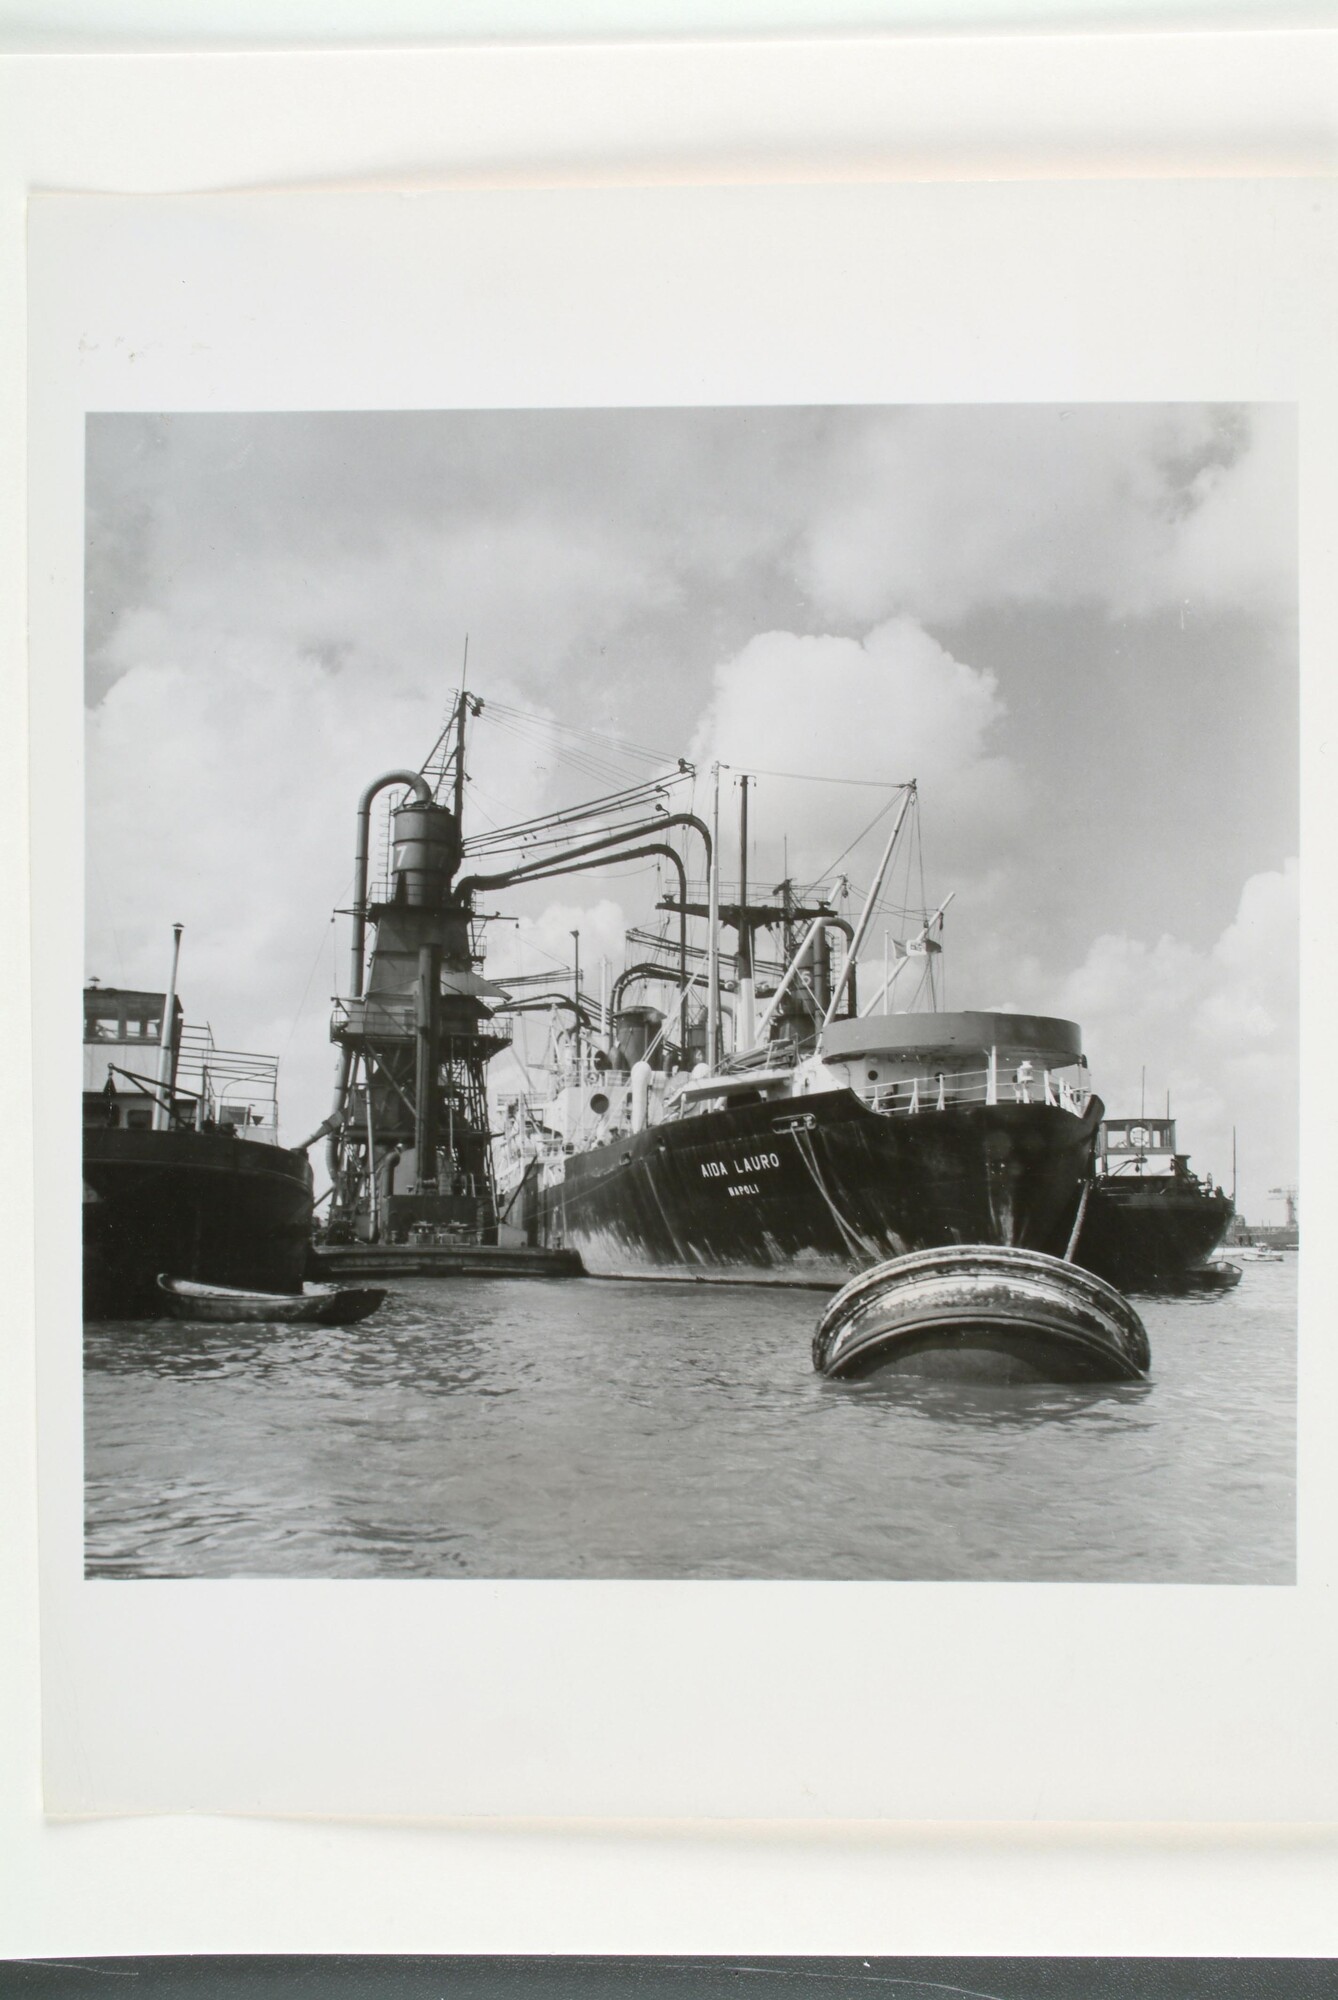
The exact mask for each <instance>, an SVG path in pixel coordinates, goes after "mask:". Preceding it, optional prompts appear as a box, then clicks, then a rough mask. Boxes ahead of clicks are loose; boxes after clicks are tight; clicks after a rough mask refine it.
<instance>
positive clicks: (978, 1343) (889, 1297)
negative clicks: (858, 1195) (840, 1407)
mask: <svg viewBox="0 0 1338 2000" xmlns="http://www.w3.org/2000/svg"><path fill="white" fill-rule="evenodd" d="M1151 1361H1152V1355H1151V1352H1150V1350H1149V1347H1148V1337H1147V1334H1146V1332H1145V1331H1144V1328H1143V1322H1142V1320H1141V1319H1140V1318H1139V1317H1138V1314H1137V1313H1136V1312H1135V1311H1134V1309H1133V1307H1132V1306H1131V1305H1130V1304H1129V1301H1128V1300H1127V1299H1126V1298H1124V1297H1123V1296H1122V1295H1121V1293H1119V1292H1117V1291H1116V1290H1115V1288H1114V1286H1113V1285H1108V1284H1107V1283H1106V1282H1105V1280H1104V1279H1103V1278H1098V1277H1095V1276H1094V1275H1093V1274H1092V1272H1090V1271H1084V1270H1082V1269H1081V1268H1080V1267H1079V1266H1078V1265H1076V1264H1070V1263H1068V1262H1066V1261H1065V1260H1064V1259H1063V1258H1062V1257H1047V1256H1044V1255H1043V1254H1042V1253H1041V1252H1040V1251H1038V1250H1015V1249H1011V1248H1008V1247H1006V1246H1003V1245H999V1244H990V1243H967V1244H954V1245H952V1246H950V1247H947V1248H945V1249H941V1250H916V1251H913V1252H912V1253H911V1254H910V1255H909V1256H907V1257H893V1258H891V1259H890V1260H889V1261H888V1262H887V1263H884V1264H875V1265H874V1266H873V1267H872V1269H871V1270H868V1271H862V1272H861V1273H860V1275H859V1277H857V1278H853V1279H852V1280H851V1282H850V1283H849V1284H848V1285H847V1286H845V1288H844V1289H843V1290H842V1291H840V1292H838V1293H837V1295H836V1297H835V1298H834V1299H833V1300H832V1302H831V1304H830V1305H829V1306H828V1307H827V1310H826V1312H825V1313H824V1314H823V1316H822V1318H821V1319H820V1320H819V1322H818V1330H817V1332H816V1333H815V1334H814V1336H813V1366H814V1367H815V1368H816V1369H817V1370H818V1372H819V1374H821V1375H830V1376H836V1377H842V1378H847V1379H848V1378H852V1377H856V1376H860V1375H868V1374H872V1373H873V1372H874V1371H875V1370H883V1369H904V1370H906V1372H908V1373H912V1372H913V1373H917V1374H925V1375H938V1376H948V1377H951V1378H954V1379H958V1380H973V1381H990V1382H1107V1381H1117V1382H1140V1381H1143V1380H1144V1379H1145V1377H1146V1375H1147V1372H1148V1369H1149V1367H1150V1366H1151Z"/></svg>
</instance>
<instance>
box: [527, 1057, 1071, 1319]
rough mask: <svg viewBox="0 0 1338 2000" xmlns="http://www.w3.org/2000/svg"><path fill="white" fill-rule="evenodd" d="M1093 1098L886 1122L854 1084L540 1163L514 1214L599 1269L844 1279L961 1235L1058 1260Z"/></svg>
mask: <svg viewBox="0 0 1338 2000" xmlns="http://www.w3.org/2000/svg"><path fill="white" fill-rule="evenodd" d="M1100 1116H1101V1105H1100V1103H1099V1102H1098V1101H1097V1100H1096V1099H1093V1100H1092V1101H1091V1103H1090V1104H1089V1106H1088V1108H1087V1110H1086V1111H1085V1112H1084V1113H1083V1115H1082V1116H1075V1115H1074V1114H1073V1113H1071V1112H1069V1111H1064V1110H1060V1109H1057V1108H1054V1107H1052V1106H1049V1105H1044V1104H1016V1103H1012V1104H992V1105H984V1104H973V1105H962V1106H956V1107H949V1108H947V1109H945V1110H943V1111H934V1110H931V1111H925V1112H921V1113H918V1114H915V1115H894V1116H887V1115H883V1114H880V1113H878V1112H875V1111H872V1110H871V1109H869V1107H868V1106H867V1105H865V1104H864V1103H863V1102H861V1100H860V1099H859V1098H858V1097H857V1096H856V1095H855V1093H854V1092H853V1091H850V1090H834V1091H827V1092H823V1093H819V1094H815V1095H813V1096H811V1097H807V1098H804V1097H798V1098H788V1099H783V1100H773V1101H772V1102H770V1103H753V1104H749V1105H747V1106H740V1107H737V1108H734V1109H724V1110H719V1111H713V1112H708V1113H704V1114H702V1115H700V1116H698V1117H693V1118H685V1119H682V1120H676V1121H666V1122H664V1123H661V1124H658V1125H654V1126H651V1127H649V1128H648V1129H646V1130H645V1131H642V1132H640V1133H637V1134H635V1135H634V1136H632V1137H630V1138H621V1139H617V1140H614V1141H613V1142H612V1143H610V1144H609V1145H607V1146H601V1147H597V1148H595V1149H594V1150H592V1151H589V1152H585V1153H577V1154H573V1155H571V1156H569V1157H568V1158H567V1159H566V1160H565V1161H564V1162H563V1163H562V1172H563V1178H562V1179H561V1180H560V1181H558V1182H556V1183H554V1184H553V1185H549V1186H543V1185H541V1179H542V1174H543V1169H542V1168H541V1167H540V1166H539V1164H538V1163H536V1164H535V1165H534V1166H532V1167H531V1169H530V1171H529V1173H528V1174H527V1176H526V1180H525V1182H524V1184H523V1186H522V1187H521V1189H520V1190H519V1192H518V1194H517V1196H516V1197H515V1199H514V1200H513V1202H512V1204H511V1208H510V1212H509V1213H508V1214H507V1216H506V1218H505V1219H506V1221H507V1223H509V1224H510V1225H512V1226H513V1227H515V1226H517V1225H518V1226H519V1227H520V1228H521V1229H523V1230H524V1233H525V1236H526V1238H527V1240H529V1241H530V1242H533V1243H542V1244H548V1245H557V1244H561V1245H564V1246H565V1247H567V1248H569V1249H575V1250H577V1251H579V1253H580V1255H581V1258H582V1260H583V1262H584V1264H585V1266H586V1269H587V1270H589V1271H591V1272H594V1273H598V1274H601V1275H607V1276H632V1277H650V1276H663V1277H678V1278H681V1277H692V1278H708V1279H717V1280H724V1279H735V1280H739V1279H743V1280H751V1281H754V1282H757V1281H762V1282H771V1283H784V1284H813V1285H840V1284H844V1283H845V1282H846V1280H847V1279H848V1278H849V1277H850V1276H851V1274H852V1273H853V1272H856V1271H860V1270H863V1269H865V1268H866V1267H867V1266H868V1265H870V1264H874V1263H878V1262H880V1261H881V1260H883V1259H884V1258H888V1257H898V1256H902V1255H904V1254H905V1253H906V1252H908V1251H912V1250H922V1249H932V1248H937V1247H939V1246H942V1245H945V1244H952V1243H998V1244H1013V1245H1016V1246H1018V1247H1020V1248H1025V1249H1033V1250H1044V1251H1049V1252H1052V1253H1055V1254H1062V1252H1063V1250H1064V1249H1065V1247H1066V1243H1067V1238H1068V1233H1069V1231H1070V1229H1071V1227H1072V1223H1073V1219H1074V1216H1075V1214H1076V1211H1077V1204H1078V1195H1079V1189H1080V1186H1081V1183H1082V1180H1083V1178H1084V1176H1085V1174H1086V1173H1087V1172H1088V1171H1089V1170H1090V1159H1091V1151H1092V1144H1093V1139H1094V1135H1095V1132H1096V1128H1097V1124H1098V1121H1099V1119H1100Z"/></svg>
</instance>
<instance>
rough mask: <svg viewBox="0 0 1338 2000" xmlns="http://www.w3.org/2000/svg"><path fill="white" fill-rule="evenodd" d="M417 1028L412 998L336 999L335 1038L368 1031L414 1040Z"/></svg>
mask: <svg viewBox="0 0 1338 2000" xmlns="http://www.w3.org/2000/svg"><path fill="white" fill-rule="evenodd" d="M417 1032H418V1019H417V1015H416V1012H415V1009H414V1004H413V1001H412V1000H407V1001H405V1000H400V1001H387V1000H366V999H359V1000H336V1001H335V1003H334V1012H333V1013H332V1014H331V1016H330V1040H331V1041H332V1042H338V1041H342V1040H343V1039H344V1038H345V1037H346V1036H347V1037H349V1038H351V1039H354V1040H356V1039H358V1038H359V1037H362V1036H365V1035H377V1036H384V1037H387V1038H394V1039H396V1040H402V1039H406V1038H407V1039H410V1040H411V1039H412V1038H413V1036H414V1035H416V1034H417Z"/></svg>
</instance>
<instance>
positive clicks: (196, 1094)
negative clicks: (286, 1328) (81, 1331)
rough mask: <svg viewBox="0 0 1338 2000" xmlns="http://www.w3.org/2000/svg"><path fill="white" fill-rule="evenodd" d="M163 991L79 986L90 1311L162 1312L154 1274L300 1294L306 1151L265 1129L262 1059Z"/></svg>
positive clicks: (268, 1097) (268, 1084)
mask: <svg viewBox="0 0 1338 2000" xmlns="http://www.w3.org/2000/svg"><path fill="white" fill-rule="evenodd" d="M175 972H176V959H175V954H174V957H173V977H172V981H171V983H170V985H169V988H168V992H167V994H166V995H164V994H162V993H153V992H143V991H138V990H127V989H121V988H113V987H105V986H100V985H96V984H95V985H90V986H89V987H87V988H86V989H85V993H84V1098H83V1118H84V1130H83V1184H84V1192H83V1277H84V1313H85V1316H86V1317H88V1318H100V1319H121V1318H136V1317H144V1316H152V1315H154V1314H156V1313H159V1312H161V1311H162V1310H163V1301H162V1296H161V1294H160V1293H159V1291H158V1277H159V1274H160V1273H163V1272H166V1273H168V1274H169V1275H170V1276H172V1277H175V1278H185V1279H193V1280H195V1281H197V1282H200V1283H204V1284H213V1285H228V1286H239V1287H244V1288H248V1289H254V1290H259V1291H268V1292H282V1293H294V1292H300V1290H301V1287H302V1274H303V1269H304V1267H305V1263H306V1258H307V1250H308V1244H309V1241H310V1235H311V1215H312V1176H311V1168H310V1166H309V1165H308V1162H307V1159H306V1156H305V1154H303V1153H301V1152H294V1151H292V1150H290V1149H289V1148H287V1147H283V1146H280V1145H279V1144H278V1140H277V1109H276V1100H275V1077H276V1073H277V1064H276V1063H275V1062H274V1061H273V1060H272V1059H271V1058H269V1057H264V1056H252V1055H245V1054H240V1053H235V1052H230V1051H227V1050H221V1049H218V1048H216V1047H215V1046H214V1043H213V1038H212V1035H210V1033H209V1031H208V1030H207V1029H203V1030H193V1029H191V1028H190V1027H188V1026H186V1024H185V1023H184V1021H183V1017H182V1013H181V1007H180V1003H179V1002H178V1001H177V999H176V994H175Z"/></svg>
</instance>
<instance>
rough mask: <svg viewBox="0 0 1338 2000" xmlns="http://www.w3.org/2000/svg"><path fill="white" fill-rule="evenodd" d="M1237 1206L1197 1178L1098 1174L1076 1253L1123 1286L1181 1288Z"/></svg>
mask: <svg viewBox="0 0 1338 2000" xmlns="http://www.w3.org/2000/svg"><path fill="white" fill-rule="evenodd" d="M1234 1214H1235V1209H1234V1208H1233V1206H1232V1203H1231V1199H1230V1197H1229V1196H1228V1195H1226V1194H1223V1193H1222V1191H1221V1190H1220V1189H1218V1190H1217V1191H1216V1192H1214V1193H1212V1194H1209V1193H1208V1192H1207V1190H1206V1189H1204V1188H1201V1187H1196V1186H1194V1185H1193V1184H1192V1182H1191V1183H1184V1182H1178V1181H1175V1180H1171V1179H1165V1180H1161V1181H1158V1180H1156V1179H1147V1180H1141V1181H1137V1180H1129V1181H1121V1180H1117V1179H1115V1178H1113V1177H1112V1178H1110V1179H1102V1180H1097V1181H1095V1182H1094V1183H1093V1186H1092V1190H1091V1194H1090V1195H1089V1197H1088V1201H1087V1208H1086V1211H1085V1212H1084V1215H1083V1225H1082V1232H1081V1234H1080V1236H1079V1238H1078V1247H1077V1250H1076V1252H1075V1260H1076V1262H1078V1263H1079V1264H1081V1265H1083V1266H1084V1267H1085V1268H1086V1269H1087V1270H1089V1271H1093V1272H1095V1274H1096V1275H1097V1277H1099V1278H1104V1279H1105V1280H1106V1283H1107V1284H1110V1285H1116V1286H1118V1287H1119V1289H1120V1290H1121V1291H1122V1292H1148V1291H1174V1290H1177V1289H1178V1288H1180V1287H1181V1286H1183V1285H1185V1284H1186V1283H1189V1282H1191V1281H1192V1280H1191V1274H1192V1273H1193V1271H1194V1270H1195V1269H1196V1268H1197V1267H1198V1266H1199V1265H1201V1264H1202V1263H1203V1262H1204V1260H1205V1259H1206V1258H1208V1257H1210V1256H1211V1255H1212V1253H1213V1251H1214V1250H1216V1248H1217V1246H1218V1245H1219V1243H1221V1241H1222V1239H1223V1237H1224V1236H1225V1235H1226V1233H1227V1230H1228V1228H1229V1227H1230V1224H1231V1218H1232V1216H1233V1215H1234Z"/></svg>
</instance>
